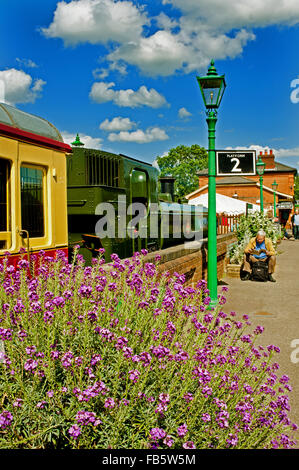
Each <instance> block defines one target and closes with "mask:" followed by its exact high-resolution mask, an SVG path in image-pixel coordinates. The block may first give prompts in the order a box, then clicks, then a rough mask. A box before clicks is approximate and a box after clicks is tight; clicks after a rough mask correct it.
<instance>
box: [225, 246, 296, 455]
mask: <svg viewBox="0 0 299 470" xmlns="http://www.w3.org/2000/svg"><path fill="white" fill-rule="evenodd" d="M277 252H278V256H277V267H276V272H275V274H274V276H273V277H274V278H275V279H276V281H277V282H276V283H272V282H265V283H262V282H253V281H241V280H240V279H235V278H229V277H227V276H225V275H224V277H223V278H222V281H221V282H219V284H220V285H219V287H218V289H219V292H220V290H221V285H226V286H227V287H228V292H226V293H225V296H226V299H227V302H226V304H225V305H224V306H223V307H224V308H223V311H224V312H230V311H235V312H236V314H237V317H238V318H240V317H241V316H242V315H244V314H247V315H249V317H250V321H251V323H252V326H256V325H261V326H263V327H264V328H265V331H264V333H263V334H262V335H260V336H259V344H261V345H263V346H268V345H269V344H274V345H275V346H279V348H280V350H281V352H280V353H279V354H278V355H277V356H276V361H277V362H278V363H279V364H280V375H282V374H286V375H288V376H289V377H290V384H291V386H292V387H293V390H292V392H291V393H290V405H291V413H290V417H291V419H292V420H293V422H295V423H296V424H297V425H298V426H299V362H298V363H297V364H296V363H294V361H292V358H291V353H292V352H293V351H294V350H295V348H294V347H293V348H292V346H291V343H292V341H294V340H296V339H297V340H298V343H297V348H299V240H293V241H291V240H283V241H282V242H281V244H279V245H278V247H277ZM297 359H299V353H297ZM296 434H297V435H296V438H297V441H298V444H297V448H299V431H298V432H297V433H296Z"/></svg>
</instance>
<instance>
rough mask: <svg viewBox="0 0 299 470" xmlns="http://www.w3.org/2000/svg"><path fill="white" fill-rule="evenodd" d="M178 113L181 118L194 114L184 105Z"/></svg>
mask: <svg viewBox="0 0 299 470" xmlns="http://www.w3.org/2000/svg"><path fill="white" fill-rule="evenodd" d="M178 115H179V117H180V118H181V119H185V118H188V117H190V116H192V114H191V113H190V112H189V111H188V110H187V109H186V108H184V107H183V108H180V109H179V112H178Z"/></svg>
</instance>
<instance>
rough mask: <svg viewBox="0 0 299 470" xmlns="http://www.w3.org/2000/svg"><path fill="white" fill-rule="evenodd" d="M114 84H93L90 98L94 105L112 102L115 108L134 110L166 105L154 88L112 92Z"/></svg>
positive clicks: (144, 87)
mask: <svg viewBox="0 0 299 470" xmlns="http://www.w3.org/2000/svg"><path fill="white" fill-rule="evenodd" d="M114 86H115V83H114V82H110V83H107V82H95V83H94V84H93V85H92V88H91V92H90V97H91V98H92V99H93V100H94V101H95V102H96V103H107V102H108V101H113V103H114V104H116V105H117V106H127V107H129V108H136V107H139V106H149V107H151V108H160V107H161V106H164V105H166V104H167V102H166V100H165V98H164V96H162V95H161V94H160V93H158V92H157V91H156V90H155V89H154V88H151V89H150V90H148V89H147V88H146V86H144V85H142V86H141V87H140V88H139V89H138V90H137V91H134V90H131V89H127V90H112V87H114Z"/></svg>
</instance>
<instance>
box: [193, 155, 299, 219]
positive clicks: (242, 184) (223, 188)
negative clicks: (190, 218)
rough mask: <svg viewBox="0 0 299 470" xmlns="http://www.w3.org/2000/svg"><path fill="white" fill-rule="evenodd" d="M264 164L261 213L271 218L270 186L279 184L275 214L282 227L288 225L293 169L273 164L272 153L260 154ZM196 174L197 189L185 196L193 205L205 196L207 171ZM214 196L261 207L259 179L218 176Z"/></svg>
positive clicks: (295, 171) (255, 177) (255, 176)
mask: <svg viewBox="0 0 299 470" xmlns="http://www.w3.org/2000/svg"><path fill="white" fill-rule="evenodd" d="M260 156H261V158H262V160H263V162H264V163H265V164H266V166H265V172H264V175H263V199H264V212H265V213H269V214H270V213H271V215H273V208H274V192H273V189H272V186H271V185H272V183H273V182H274V180H275V181H276V183H278V187H277V191H276V209H277V210H276V213H277V216H278V217H279V220H280V222H281V223H283V224H284V223H286V222H287V221H290V217H291V214H292V213H293V208H294V185H295V181H294V180H295V176H296V174H297V170H296V168H292V167H290V166H287V165H284V164H282V163H280V162H277V161H275V156H274V153H273V151H272V150H270V151H269V153H268V152H267V150H265V152H264V153H262V152H260ZM197 174H198V178H199V188H198V189H197V190H196V191H193V192H192V193H191V194H188V195H187V196H186V198H187V199H188V200H189V201H190V203H191V204H192V199H194V198H196V197H198V196H201V195H202V194H205V193H207V192H208V169H204V170H202V171H200V172H199V173H197ZM216 193H217V194H223V195H224V196H229V197H233V198H236V199H240V200H242V201H246V202H248V203H253V204H260V181H259V176H258V175H254V176H225V177H223V176H217V177H216Z"/></svg>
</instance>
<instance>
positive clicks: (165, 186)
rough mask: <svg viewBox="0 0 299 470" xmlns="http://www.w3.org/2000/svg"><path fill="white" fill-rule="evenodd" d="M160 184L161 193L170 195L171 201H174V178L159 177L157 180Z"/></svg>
mask: <svg viewBox="0 0 299 470" xmlns="http://www.w3.org/2000/svg"><path fill="white" fill-rule="evenodd" d="M159 181H160V183H161V193H168V194H170V195H171V199H172V200H173V201H174V182H175V178H173V177H172V176H161V178H159Z"/></svg>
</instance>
